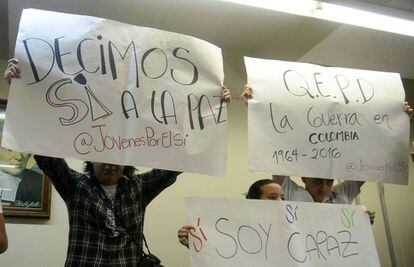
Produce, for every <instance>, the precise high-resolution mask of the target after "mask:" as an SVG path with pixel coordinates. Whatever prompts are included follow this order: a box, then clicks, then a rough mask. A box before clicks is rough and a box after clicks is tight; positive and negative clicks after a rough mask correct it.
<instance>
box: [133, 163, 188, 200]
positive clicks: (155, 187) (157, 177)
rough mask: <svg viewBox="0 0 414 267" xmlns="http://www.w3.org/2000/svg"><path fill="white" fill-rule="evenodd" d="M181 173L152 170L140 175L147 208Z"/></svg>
mask: <svg viewBox="0 0 414 267" xmlns="http://www.w3.org/2000/svg"><path fill="white" fill-rule="evenodd" d="M179 174H181V172H176V171H167V170H160V169H152V170H151V171H149V172H146V173H143V174H141V175H139V178H140V179H141V183H142V197H143V200H144V205H145V206H147V205H148V204H149V203H150V202H151V201H152V200H153V199H154V198H155V197H156V196H158V194H159V193H161V192H162V191H163V190H164V189H165V188H167V187H169V186H170V185H172V184H173V183H174V182H175V181H176V180H177V176H178V175H179Z"/></svg>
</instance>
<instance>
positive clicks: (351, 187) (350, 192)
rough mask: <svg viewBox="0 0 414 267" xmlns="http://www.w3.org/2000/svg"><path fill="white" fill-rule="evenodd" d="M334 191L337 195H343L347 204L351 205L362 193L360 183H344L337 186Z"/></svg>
mask: <svg viewBox="0 0 414 267" xmlns="http://www.w3.org/2000/svg"><path fill="white" fill-rule="evenodd" d="M332 191H334V192H335V193H336V194H338V195H339V194H341V195H343V196H345V198H346V199H347V202H348V203H347V204H351V203H352V201H354V199H355V198H356V197H357V196H358V195H359V193H361V190H360V188H359V186H358V181H344V182H342V183H339V184H337V185H335V186H334V187H333V188H332Z"/></svg>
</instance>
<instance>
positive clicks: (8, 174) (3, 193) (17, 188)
mask: <svg viewBox="0 0 414 267" xmlns="http://www.w3.org/2000/svg"><path fill="white" fill-rule="evenodd" d="M6 106H7V101H6V100H0V141H1V138H2V135H3V125H4V118H5V115H6ZM51 189H52V187H51V183H50V181H49V179H48V178H47V176H46V175H44V174H43V172H42V171H41V170H40V169H39V167H38V166H37V164H36V162H35V160H34V158H33V155H31V154H25V153H20V152H16V151H11V150H8V149H5V148H3V147H0V198H1V202H2V206H3V212H4V216H10V217H43V218H49V217H50V201H51V198H50V197H51Z"/></svg>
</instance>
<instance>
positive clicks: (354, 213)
mask: <svg viewBox="0 0 414 267" xmlns="http://www.w3.org/2000/svg"><path fill="white" fill-rule="evenodd" d="M187 208H188V222H189V224H191V225H193V226H194V230H192V231H191V232H190V234H189V237H190V239H189V248H190V255H191V266H193V267H221V266H222V267H233V266H234V267H243V266H245V267H251V266H260V267H266V266H269V267H270V266H272V267H273V266H283V267H299V266H300V267H302V266H318V267H319V266H321V267H322V266H336V267H341V266H343V267H349V266H355V267H357V266H360V267H370V266H380V263H379V259H378V255H377V251H376V247H375V241H374V237H373V234H372V229H371V225H370V222H369V218H368V215H367V214H366V213H365V212H364V211H363V209H362V208H361V207H360V206H355V205H336V204H321V203H305V202H288V201H264V200H243V199H212V198H188V199H187Z"/></svg>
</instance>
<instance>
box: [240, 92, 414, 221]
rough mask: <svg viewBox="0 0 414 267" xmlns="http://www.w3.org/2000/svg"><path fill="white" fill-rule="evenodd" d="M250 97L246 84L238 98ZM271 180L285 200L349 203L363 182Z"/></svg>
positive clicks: (406, 108) (406, 107) (371, 214)
mask: <svg viewBox="0 0 414 267" xmlns="http://www.w3.org/2000/svg"><path fill="white" fill-rule="evenodd" d="M251 98H253V88H252V86H250V85H248V84H246V85H245V87H244V90H243V93H242V94H241V95H240V99H241V100H242V101H243V102H245V103H246V104H247V103H248V100H249V99H251ZM403 109H404V111H405V112H406V113H407V114H408V115H409V116H410V118H411V116H412V108H411V107H410V105H409V104H408V103H407V102H404V104H403ZM273 180H274V181H275V182H277V183H278V184H280V185H281V186H282V188H283V191H284V193H285V197H286V200H289V201H302V202H322V203H336V204H351V203H352V202H353V200H354V199H355V198H356V197H357V196H358V195H359V193H360V192H361V191H360V188H361V186H362V185H363V184H364V183H365V182H364V181H344V182H342V183H339V184H337V185H333V179H318V178H311V177H303V178H302V181H303V182H304V184H305V188H303V187H301V186H299V185H297V184H296V183H295V182H294V181H292V180H291V179H290V177H285V176H279V175H273ZM367 213H368V214H369V218H370V221H371V223H373V222H374V218H375V212H371V211H367Z"/></svg>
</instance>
